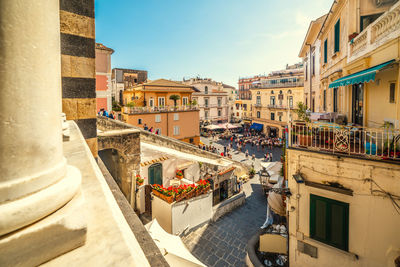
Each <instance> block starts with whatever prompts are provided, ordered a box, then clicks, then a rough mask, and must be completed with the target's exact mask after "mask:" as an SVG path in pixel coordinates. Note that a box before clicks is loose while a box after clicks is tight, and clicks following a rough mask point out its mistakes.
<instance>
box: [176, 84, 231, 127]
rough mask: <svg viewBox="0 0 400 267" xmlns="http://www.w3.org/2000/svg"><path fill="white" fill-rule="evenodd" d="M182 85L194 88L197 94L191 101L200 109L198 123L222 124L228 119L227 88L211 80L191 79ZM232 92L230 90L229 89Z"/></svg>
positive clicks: (194, 94)
mask: <svg viewBox="0 0 400 267" xmlns="http://www.w3.org/2000/svg"><path fill="white" fill-rule="evenodd" d="M183 83H184V84H187V85H191V86H193V87H195V88H196V89H197V90H199V92H196V93H193V95H192V100H193V101H196V102H197V104H198V106H199V108H200V112H199V114H200V123H205V122H208V123H214V124H217V123H223V122H228V121H229V119H230V102H229V94H228V92H226V90H227V89H228V87H227V86H226V87H224V84H223V83H220V82H216V81H213V80H212V79H208V78H205V79H202V78H191V79H189V80H184V81H183ZM229 90H230V91H232V88H229Z"/></svg>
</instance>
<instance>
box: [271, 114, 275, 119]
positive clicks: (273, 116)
mask: <svg viewBox="0 0 400 267" xmlns="http://www.w3.org/2000/svg"><path fill="white" fill-rule="evenodd" d="M271 120H272V121H274V120H275V113H271Z"/></svg>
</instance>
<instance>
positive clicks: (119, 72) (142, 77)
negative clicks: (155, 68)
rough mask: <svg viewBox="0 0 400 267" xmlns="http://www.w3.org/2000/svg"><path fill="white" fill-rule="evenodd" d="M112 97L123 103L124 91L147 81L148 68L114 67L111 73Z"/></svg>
mask: <svg viewBox="0 0 400 267" xmlns="http://www.w3.org/2000/svg"><path fill="white" fill-rule="evenodd" d="M111 79H112V98H113V99H114V100H115V101H116V102H117V103H119V104H123V92H124V91H125V90H126V89H128V88H132V87H133V86H136V85H138V84H142V83H145V82H147V71H146V70H134V69H121V68H114V69H112V73H111Z"/></svg>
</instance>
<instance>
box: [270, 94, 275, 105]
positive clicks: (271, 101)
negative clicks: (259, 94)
mask: <svg viewBox="0 0 400 267" xmlns="http://www.w3.org/2000/svg"><path fill="white" fill-rule="evenodd" d="M270 104H271V106H275V96H271V97H270Z"/></svg>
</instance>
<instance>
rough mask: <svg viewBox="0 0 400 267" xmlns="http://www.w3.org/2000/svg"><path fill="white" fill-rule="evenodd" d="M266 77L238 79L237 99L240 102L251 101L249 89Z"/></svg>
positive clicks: (257, 76)
mask: <svg viewBox="0 0 400 267" xmlns="http://www.w3.org/2000/svg"><path fill="white" fill-rule="evenodd" d="M266 77H267V76H266V75H256V76H251V77H242V78H239V82H238V86H239V92H238V94H239V99H241V100H251V92H250V89H251V87H252V85H253V84H254V83H257V82H259V81H260V80H262V79H265V78H266Z"/></svg>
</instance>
